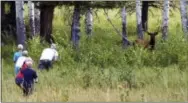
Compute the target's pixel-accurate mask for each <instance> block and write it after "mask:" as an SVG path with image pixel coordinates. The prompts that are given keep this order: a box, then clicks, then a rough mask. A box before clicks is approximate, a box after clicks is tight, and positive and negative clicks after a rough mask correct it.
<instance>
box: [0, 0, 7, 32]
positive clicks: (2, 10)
mask: <svg viewBox="0 0 188 103" xmlns="http://www.w3.org/2000/svg"><path fill="white" fill-rule="evenodd" d="M5 19H6V17H5V2H3V1H2V2H1V31H4V30H5V27H4V24H5V23H4V21H5Z"/></svg>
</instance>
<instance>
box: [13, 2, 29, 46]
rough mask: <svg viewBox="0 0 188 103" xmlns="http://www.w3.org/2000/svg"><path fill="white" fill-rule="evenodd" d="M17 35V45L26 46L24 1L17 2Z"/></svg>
mask: <svg viewBox="0 0 188 103" xmlns="http://www.w3.org/2000/svg"><path fill="white" fill-rule="evenodd" d="M15 5H16V33H17V44H22V45H25V40H26V36H25V24H24V9H23V5H24V2H23V1H16V3H15Z"/></svg>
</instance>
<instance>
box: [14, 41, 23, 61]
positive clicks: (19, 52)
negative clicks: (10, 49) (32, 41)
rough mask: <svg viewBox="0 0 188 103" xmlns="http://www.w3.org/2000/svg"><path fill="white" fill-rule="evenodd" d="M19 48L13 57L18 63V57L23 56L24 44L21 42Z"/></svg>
mask: <svg viewBox="0 0 188 103" xmlns="http://www.w3.org/2000/svg"><path fill="white" fill-rule="evenodd" d="M17 49H18V51H16V52H15V53H14V57H13V61H14V63H16V61H17V60H18V58H19V57H21V56H22V51H23V45H22V44H19V45H18V47H17Z"/></svg>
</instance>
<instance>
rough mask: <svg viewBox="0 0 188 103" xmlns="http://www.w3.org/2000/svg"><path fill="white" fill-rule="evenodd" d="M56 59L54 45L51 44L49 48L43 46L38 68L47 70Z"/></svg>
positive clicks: (56, 54)
mask: <svg viewBox="0 0 188 103" xmlns="http://www.w3.org/2000/svg"><path fill="white" fill-rule="evenodd" d="M57 59H58V52H57V51H56V45H55V44H51V47H50V48H45V49H44V50H43V51H42V55H41V57H40V61H39V65H38V69H40V70H42V69H47V70H49V68H50V67H52V62H53V61H57Z"/></svg>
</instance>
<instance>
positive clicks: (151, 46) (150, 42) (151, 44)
mask: <svg viewBox="0 0 188 103" xmlns="http://www.w3.org/2000/svg"><path fill="white" fill-rule="evenodd" d="M159 31H160V27H158V29H157V31H155V32H148V31H145V32H146V33H147V34H148V35H149V36H150V40H144V39H137V40H135V42H134V43H133V45H135V44H137V45H140V46H143V47H144V48H149V49H150V50H154V49H155V36H156V35H157V34H158V33H159Z"/></svg>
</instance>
